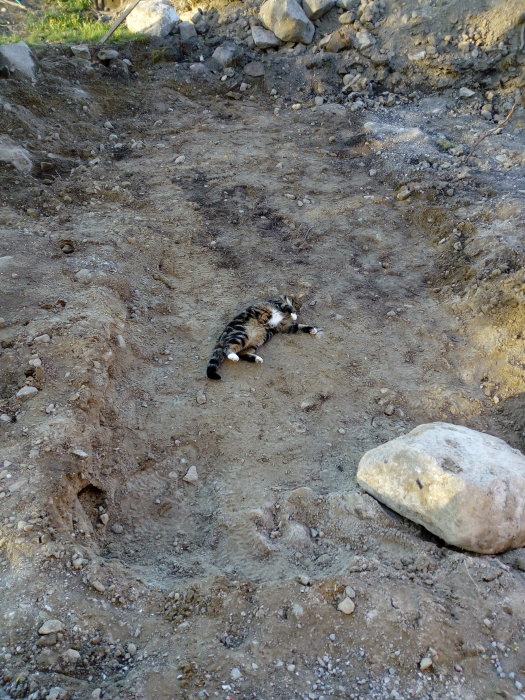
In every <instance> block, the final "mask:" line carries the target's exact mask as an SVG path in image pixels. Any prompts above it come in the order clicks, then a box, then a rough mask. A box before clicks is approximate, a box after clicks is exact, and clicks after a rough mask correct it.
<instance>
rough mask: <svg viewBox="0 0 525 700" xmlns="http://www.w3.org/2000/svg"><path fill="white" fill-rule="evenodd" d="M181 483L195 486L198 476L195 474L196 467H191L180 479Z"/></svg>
mask: <svg viewBox="0 0 525 700" xmlns="http://www.w3.org/2000/svg"><path fill="white" fill-rule="evenodd" d="M182 480H183V481H187V482H188V484H195V483H196V482H197V481H198V480H199V475H198V474H197V467H195V466H193V465H192V466H191V467H190V468H189V469H188V471H187V472H186V474H185V475H184V476H183V477H182Z"/></svg>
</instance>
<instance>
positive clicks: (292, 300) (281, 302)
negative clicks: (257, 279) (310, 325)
mask: <svg viewBox="0 0 525 700" xmlns="http://www.w3.org/2000/svg"><path fill="white" fill-rule="evenodd" d="M271 302H272V304H274V305H275V306H276V307H277V308H278V309H279V311H282V313H284V314H290V318H291V319H292V321H296V320H297V314H298V313H299V311H300V310H301V304H300V302H299V298H298V297H297V296H294V295H293V294H290V295H286V294H283V295H281V296H279V297H276V298H275V299H271Z"/></svg>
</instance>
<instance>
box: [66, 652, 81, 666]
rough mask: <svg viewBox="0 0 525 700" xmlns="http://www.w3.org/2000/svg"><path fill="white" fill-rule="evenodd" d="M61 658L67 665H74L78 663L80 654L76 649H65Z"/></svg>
mask: <svg viewBox="0 0 525 700" xmlns="http://www.w3.org/2000/svg"><path fill="white" fill-rule="evenodd" d="M62 658H63V659H64V661H65V662H66V663H68V664H76V663H77V661H80V653H79V652H78V651H77V650H76V649H67V650H66V651H65V652H64V653H63V654H62Z"/></svg>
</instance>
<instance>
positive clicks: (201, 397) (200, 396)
mask: <svg viewBox="0 0 525 700" xmlns="http://www.w3.org/2000/svg"><path fill="white" fill-rule="evenodd" d="M195 400H196V401H197V403H198V404H199V406H202V404H204V403H206V401H207V398H206V394H204V393H201V394H197V396H196V398H195Z"/></svg>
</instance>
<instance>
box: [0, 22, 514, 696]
mask: <svg viewBox="0 0 525 700" xmlns="http://www.w3.org/2000/svg"><path fill="white" fill-rule="evenodd" d="M441 21H442V22H443V26H445V24H446V21H448V20H447V18H446V17H444V18H441ZM156 50H159V49H156ZM148 56H151V50H150V49H149V48H147V47H146V48H144V47H142V48H140V47H128V48H127V49H125V50H123V52H122V53H121V57H120V59H119V61H120V63H117V64H115V63H114V64H112V65H104V63H100V62H99V63H97V64H96V65H95V67H93V66H89V65H85V63H82V62H80V61H79V60H78V59H72V58H71V57H70V56H68V55H67V52H64V51H62V50H56V51H51V50H48V51H45V52H42V54H41V55H40V70H41V73H40V77H39V80H38V82H37V83H36V84H35V85H34V86H31V85H29V84H26V83H23V82H21V81H15V80H8V81H3V83H2V104H3V107H2V109H3V115H4V119H5V120H6V121H5V122H4V123H5V129H6V132H7V134H8V136H9V138H10V139H11V140H12V142H13V144H15V145H16V146H17V147H23V148H25V149H26V150H27V153H28V154H29V156H30V157H31V159H32V162H33V170H32V174H29V175H23V174H21V173H19V172H17V170H16V169H15V168H13V167H10V166H8V165H5V166H4V165H2V180H3V195H4V196H3V205H2V208H1V210H0V216H1V219H0V226H1V243H0V246H1V255H2V256H3V257H0V270H1V272H2V279H3V284H2V289H3V298H2V311H1V316H2V323H1V328H0V340H1V345H2V356H1V361H2V367H3V369H2V375H1V399H2V403H1V414H2V415H1V418H2V422H1V424H0V425H1V429H2V431H3V433H4V437H3V441H2V459H4V460H5V461H4V462H3V466H2V463H0V496H1V499H0V513H1V520H0V523H1V530H2V533H1V538H2V539H1V542H2V544H3V549H2V552H3V555H2V556H3V559H2V560H1V566H2V568H1V572H2V580H3V589H4V598H3V605H2V611H1V612H2V622H1V626H2V630H3V642H2V643H3V646H2V647H1V648H0V658H1V659H2V671H1V674H2V675H0V680H2V682H3V688H4V690H3V691H2V693H3V695H2V697H4V696H5V697H6V698H7V697H11V698H34V699H35V700H37V699H38V698H57V697H67V698H91V697H93V698H96V697H105V698H114V699H115V700H116V699H117V698H122V699H124V698H126V699H128V698H144V699H152V700H153V699H155V700H157V699H161V698H166V699H167V698H179V697H188V698H206V697H219V698H232V697H233V698H263V697H264V698H272V699H275V700H281V699H282V700H284V699H285V698H292V697H293V698H308V699H311V700H314V699H315V698H318V699H319V700H320V699H321V698H327V697H339V698H356V699H357V698H387V697H391V698H405V697H420V698H488V697H495V696H496V695H498V696H502V697H513V696H518V697H520V696H519V692H520V690H521V683H522V682H525V681H523V675H524V674H525V666H524V664H525V658H524V656H523V650H522V647H521V644H522V641H523V627H522V619H523V615H524V614H525V603H524V595H523V592H524V588H523V586H524V584H523V574H522V573H521V571H522V570H523V569H525V557H524V555H523V552H522V551H515V552H510V553H508V554H506V555H503V556H500V557H478V556H474V555H470V554H465V553H463V552H458V551H454V550H453V549H451V548H449V547H446V546H444V545H443V543H441V542H439V541H437V540H435V539H434V538H432V537H431V536H429V535H428V533H426V532H424V531H423V530H422V529H420V528H418V527H416V526H415V525H413V524H411V523H408V522H407V521H405V520H402V519H401V518H399V517H398V516H396V515H395V514H393V513H391V512H388V511H386V510H384V509H383V508H382V507H381V506H380V505H379V504H378V503H377V502H375V501H374V500H373V499H372V498H370V497H369V496H367V495H366V494H363V493H362V492H361V491H360V490H359V488H358V487H357V485H356V482H355V471H356V468H357V463H358V461H359V458H360V456H361V455H362V454H363V452H365V451H366V450H367V449H369V448H372V447H374V446H376V445H377V444H379V443H382V442H384V441H386V440H388V439H390V438H393V437H395V436H397V435H399V434H401V433H403V432H405V431H407V430H409V429H411V428H412V427H414V426H415V425H417V424H419V423H423V422H429V421H433V420H438V419H439V420H446V421H450V422H455V423H460V424H464V425H468V426H469V427H472V428H476V429H480V430H486V431H488V432H490V433H492V434H494V435H498V436H500V437H502V438H504V439H505V440H507V441H508V442H509V443H510V444H512V445H513V446H514V447H517V448H519V449H522V450H524V449H525V425H524V420H523V408H524V396H525V389H524V380H523V368H524V367H523V351H524V349H525V347H524V346H525V338H524V337H523V327H524V321H525V319H524V317H523V301H524V289H525V287H524V285H525V278H524V274H523V263H524V258H525V255H524V246H523V239H522V236H521V233H520V231H521V230H522V228H523V207H522V199H523V192H524V191H525V178H524V172H523V156H522V152H523V151H522V148H523V142H524V132H523V112H522V111H521V110H518V111H517V112H516V116H515V118H514V120H512V121H509V124H508V128H507V129H505V130H504V131H503V132H502V133H500V134H495V135H492V136H490V137H488V138H487V139H485V140H484V141H483V142H481V143H480V144H479V146H477V147H476V151H475V153H474V154H473V156H472V157H471V158H470V159H468V160H467V159H466V154H467V153H468V150H469V148H470V147H472V145H473V144H474V143H475V142H476V140H477V139H478V137H479V136H480V135H482V134H483V133H484V132H485V131H486V130H487V128H490V127H491V125H490V124H489V125H488V126H487V122H486V120H485V119H484V118H483V117H481V116H479V115H478V114H477V113H474V111H473V110H471V109H470V108H469V107H466V106H465V105H464V101H458V100H457V95H456V93H454V94H452V93H450V94H447V95H439V94H435V95H431V96H426V97H423V96H421V95H418V96H417V97H416V98H413V101H411V102H408V101H407V102H406V104H401V103H399V104H398V105H397V106H392V107H391V108H390V109H386V108H385V107H381V106H380V105H378V104H377V105H376V106H375V108H370V109H367V110H360V111H359V110H354V111H352V110H351V108H349V107H346V108H345V107H344V106H343V105H341V104H335V103H328V104H323V105H317V106H315V105H314V103H313V101H312V102H306V103H305V104H303V106H302V108H301V109H295V110H294V109H290V107H289V105H290V102H291V100H289V99H288V96H281V97H279V96H277V97H276V98H274V97H272V96H271V95H270V94H269V91H270V90H271V88H272V86H273V85H274V84H275V85H277V80H279V81H282V76H281V72H282V71H281V70H279V71H276V72H272V71H270V72H269V73H268V74H267V77H266V78H265V84H264V86H263V85H261V86H260V87H257V86H254V87H253V88H252V89H251V90H250V91H248V92H247V96H246V95H243V94H242V93H239V92H238V91H237V92H232V90H233V88H232V85H231V84H228V81H229V80H230V81H231V80H235V77H233V78H232V77H231V76H230V77H228V76H227V80H225V81H221V80H220V75H221V74H220V73H218V74H217V75H215V76H214V75H213V74H210V75H209V76H204V77H202V75H203V74H202V73H199V74H198V75H197V73H196V71H195V69H194V68H191V67H190V65H191V63H190V62H189V61H181V62H179V63H177V64H175V63H170V62H167V63H166V62H161V63H156V64H153V63H152V62H150V61H149V58H148ZM155 56H156V57H158V55H157V54H156V55H155ZM123 57H128V58H129V59H130V60H131V61H132V66H131V67H130V66H129V64H128V63H125V62H123V61H121V59H122V58H123ZM163 57H164V58H165V57H166V52H164V53H163ZM190 58H191V57H190ZM298 60H299V59H296V58H294V59H293V61H294V63H293V66H299V68H300V70H299V68H297V70H298V71H299V72H300V71H302V70H303V68H302V67H301V65H300V61H299V63H297V61H298ZM124 66H126V67H124ZM290 66H292V64H290ZM294 70H295V68H294ZM290 71H291V75H294V74H293V72H292V69H291V68H290ZM199 75H200V76H201V77H199ZM326 75H327V76H331V75H332V74H331V73H328V72H327V74H326ZM278 76H279V77H278ZM273 80H275V83H272V81H273ZM327 80H328V78H327ZM227 93H230V96H228V94H227ZM239 96H241V97H243V99H233V97H235V98H237V97H239ZM294 99H295V98H294ZM492 126H493V125H492ZM275 291H290V292H300V293H302V294H304V295H305V297H304V306H303V310H302V313H301V320H302V321H303V322H306V323H310V322H311V323H314V324H316V325H318V326H320V327H321V328H322V329H323V333H322V334H320V335H319V336H318V337H310V336H301V337H292V336H290V337H288V336H286V337H284V336H283V337H277V338H275V339H274V340H273V341H272V342H271V343H270V344H269V345H268V346H266V347H265V348H264V349H263V352H262V354H263V355H264V360H265V362H264V364H263V365H254V366H252V365H247V364H246V363H239V364H240V365H242V366H237V365H234V364H233V363H229V364H228V365H227V366H225V367H224V369H223V372H222V374H223V381H222V382H220V383H219V382H214V383H211V382H209V381H208V380H206V378H205V367H206V362H207V359H208V355H209V352H210V350H211V347H212V346H213V343H214V340H215V337H216V336H217V335H218V333H219V332H220V330H221V328H222V326H223V324H224V322H225V321H227V320H228V319H229V318H230V317H231V315H232V313H233V312H234V311H235V310H237V309H238V308H239V307H242V306H243V305H244V304H246V303H248V302H249V301H252V300H254V299H260V298H265V297H266V296H268V294H273V293H274V292H275ZM23 386H32V387H35V388H36V389H37V390H38V391H37V392H36V393H35V394H34V395H32V396H30V397H28V398H21V397H17V392H18V391H19V389H20V388H21V387H23ZM192 465H194V466H196V468H197V473H198V481H197V482H196V483H187V482H185V481H184V479H183V477H184V475H185V474H186V472H187V471H188V468H189V467H190V466H192ZM347 597H350V598H351V599H352V600H353V601H354V603H355V611H354V612H353V614H350V615H345V614H344V613H343V612H341V611H340V610H338V609H337V606H338V605H339V603H340V602H341V601H342V600H343V599H344V598H347ZM48 619H55V620H56V619H58V620H59V621H60V622H61V626H62V629H61V630H60V629H58V630H57V631H55V632H51V633H50V634H39V632H38V630H39V629H40V628H41V626H42V624H43V622H44V621H45V620H48ZM423 659H425V661H424V662H423V664H422V666H420V664H421V662H422V660H423ZM428 659H430V661H431V665H430V663H429V661H428ZM57 688H58V690H56V689H57ZM53 689H55V690H53ZM53 693H54V694H53ZM61 693H62V694H61Z"/></svg>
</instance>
